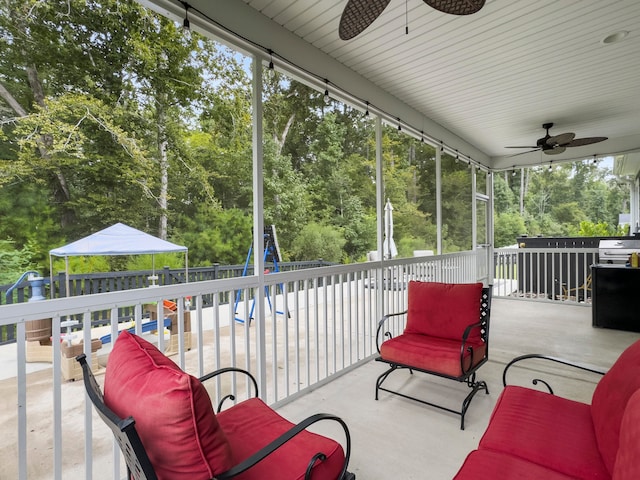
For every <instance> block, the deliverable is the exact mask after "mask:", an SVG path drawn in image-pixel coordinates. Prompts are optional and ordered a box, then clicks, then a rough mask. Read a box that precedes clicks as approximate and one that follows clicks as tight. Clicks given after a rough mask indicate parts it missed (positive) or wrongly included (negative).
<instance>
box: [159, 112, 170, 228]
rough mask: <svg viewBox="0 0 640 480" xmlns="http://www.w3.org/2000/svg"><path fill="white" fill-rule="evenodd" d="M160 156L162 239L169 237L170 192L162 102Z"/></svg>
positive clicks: (160, 223) (160, 220) (160, 221)
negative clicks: (168, 199) (168, 200)
mask: <svg viewBox="0 0 640 480" xmlns="http://www.w3.org/2000/svg"><path fill="white" fill-rule="evenodd" d="M158 103H159V106H158V117H157V119H158V157H159V163H160V195H158V204H159V206H160V218H159V225H158V236H159V237H160V238H161V239H162V240H166V239H167V208H168V202H167V198H168V192H169V159H168V157H167V132H166V128H165V120H166V118H165V112H164V107H163V104H162V103H161V102H158Z"/></svg>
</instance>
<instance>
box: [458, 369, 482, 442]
mask: <svg viewBox="0 0 640 480" xmlns="http://www.w3.org/2000/svg"><path fill="white" fill-rule="evenodd" d="M467 386H468V387H469V388H470V389H471V392H469V395H467V396H466V398H465V399H464V401H463V402H462V410H461V411H460V430H464V416H465V414H466V413H467V409H468V408H469V405H471V400H473V397H474V396H475V395H476V393H478V392H479V391H480V390H484V391H485V393H486V394H487V395H489V387H487V382H485V381H484V380H480V381H479V382H476V374H475V373H474V374H473V375H472V376H471V377H470V378H469V379H468V380H467Z"/></svg>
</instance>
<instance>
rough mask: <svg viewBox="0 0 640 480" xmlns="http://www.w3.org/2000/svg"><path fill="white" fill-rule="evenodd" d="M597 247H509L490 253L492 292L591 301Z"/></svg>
mask: <svg viewBox="0 0 640 480" xmlns="http://www.w3.org/2000/svg"><path fill="white" fill-rule="evenodd" d="M595 263H598V249H597V248H512V249H497V250H495V252H494V264H495V274H494V277H495V278H494V282H493V295H494V296H495V297H506V298H517V299H526V300H540V301H560V302H569V303H575V304H581V305H590V304H591V298H592V297H591V265H593V264H595Z"/></svg>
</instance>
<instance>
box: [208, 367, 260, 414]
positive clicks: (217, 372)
mask: <svg viewBox="0 0 640 480" xmlns="http://www.w3.org/2000/svg"><path fill="white" fill-rule="evenodd" d="M229 372H238V373H243V374H244V375H246V376H247V377H249V378H250V379H251V382H252V383H253V387H254V391H255V395H254V397H255V398H257V397H258V382H257V381H256V379H255V377H254V376H253V375H251V373H249V372H248V371H247V370H244V369H242V368H236V367H225V368H221V369H219V370H215V371H213V372H211V373H207V374H206V375H204V376H202V377H200V379H199V380H200V381H201V382H205V381H207V380H210V379H212V378H214V377H217V376H218V375H221V374H223V373H229ZM235 399H236V397H235V396H234V395H233V394H229V395H225V396H224V397H222V400H220V403H218V409H217V410H216V413H220V411H221V410H222V404H223V403H224V402H225V401H226V400H235Z"/></svg>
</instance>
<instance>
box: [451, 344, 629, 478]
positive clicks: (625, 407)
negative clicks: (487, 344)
mask: <svg viewBox="0 0 640 480" xmlns="http://www.w3.org/2000/svg"><path fill="white" fill-rule="evenodd" d="M530 358H542V359H546V360H551V361H553V362H559V363H564V364H566V365H570V364H569V363H567V362H565V361H562V360H560V359H557V358H551V357H543V356H540V355H523V356H522V357H518V358H517V359H514V360H513V361H512V362H511V363H510V364H509V365H508V366H507V368H506V369H505V372H504V375H503V380H504V382H505V384H506V375H507V370H508V369H509V367H510V366H511V365H513V364H514V363H516V362H519V361H521V360H526V359H530ZM571 366H575V367H577V368H581V369H583V370H590V369H587V368H585V367H581V366H577V365H571ZM590 371H594V370H590ZM538 381H539V380H538ZM543 383H545V382H543ZM545 384H546V383H545ZM547 386H548V385H547ZM549 390H550V393H546V392H542V391H539V390H533V389H530V388H525V387H519V386H505V389H504V390H503V392H502V394H501V395H500V398H499V399H498V401H497V403H496V406H495V409H494V411H493V413H492V415H491V419H490V420H489V425H488V427H487V430H486V431H485V433H484V435H483V437H482V439H481V440H480V444H479V446H478V449H477V450H474V451H473V452H471V453H470V454H469V455H468V456H467V458H466V460H465V462H464V464H463V465H462V467H461V468H460V471H459V472H458V474H457V475H456V477H455V479H454V480H467V479H473V480H483V479H486V480H489V479H491V480H511V479H518V480H529V479H530V480H534V479H535V480H538V479H544V480H568V479H584V480H609V479H611V480H638V479H640V341H637V342H636V343H634V344H633V345H631V346H630V347H629V348H627V349H626V350H625V351H624V352H623V353H622V354H621V355H620V357H619V358H618V360H617V361H616V362H615V363H614V365H613V366H612V367H611V369H610V370H609V371H608V372H607V373H606V374H604V376H603V377H602V379H601V380H600V381H599V383H598V385H597V386H596V389H595V391H594V393H593V397H592V401H591V404H590V405H589V404H586V403H581V402H577V401H573V400H569V399H566V398H562V397H558V396H555V395H553V392H552V390H551V388H550V387H549Z"/></svg>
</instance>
